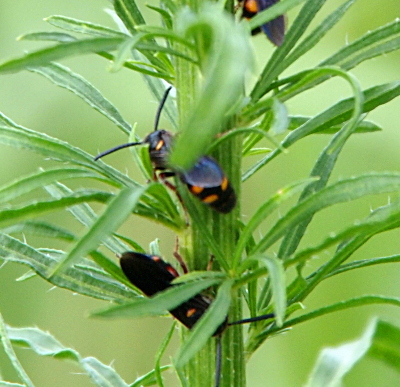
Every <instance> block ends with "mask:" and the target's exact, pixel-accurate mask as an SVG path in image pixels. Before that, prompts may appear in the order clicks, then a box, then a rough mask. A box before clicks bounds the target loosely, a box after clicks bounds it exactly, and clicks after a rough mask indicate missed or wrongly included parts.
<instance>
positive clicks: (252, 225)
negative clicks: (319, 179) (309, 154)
mask: <svg viewBox="0 0 400 387" xmlns="http://www.w3.org/2000/svg"><path fill="white" fill-rule="evenodd" d="M314 180H315V179H314V178H312V179H307V180H304V181H301V182H296V183H293V184H290V185H288V186H286V187H284V188H281V189H280V190H279V191H278V192H277V193H276V194H275V195H274V196H272V197H271V198H269V199H268V200H267V201H266V202H265V203H264V204H262V205H261V206H260V207H259V208H258V209H257V211H256V212H255V213H254V215H253V216H252V217H251V218H250V220H249V221H248V223H247V224H246V225H245V227H244V228H243V230H242V231H241V233H240V237H239V240H238V242H237V244H236V249H235V254H234V258H233V263H232V267H233V268H235V267H237V265H238V264H239V261H240V258H241V256H242V253H243V251H244V249H245V247H246V245H247V243H248V240H249V238H251V237H252V234H253V232H254V231H255V230H256V228H257V227H258V226H259V225H260V224H261V222H263V221H264V220H265V219H266V218H267V217H268V215H269V214H271V213H272V211H273V210H274V209H276V208H278V206H279V205H280V204H281V203H282V202H284V201H285V200H287V199H289V198H291V197H292V196H293V195H295V194H296V193H298V192H299V191H300V190H301V189H303V188H304V186H305V185H308V184H309V183H310V182H311V181H314Z"/></svg>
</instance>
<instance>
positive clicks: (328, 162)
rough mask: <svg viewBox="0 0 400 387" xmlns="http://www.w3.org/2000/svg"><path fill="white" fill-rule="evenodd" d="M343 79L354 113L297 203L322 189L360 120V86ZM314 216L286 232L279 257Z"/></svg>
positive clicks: (294, 246)
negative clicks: (351, 99) (315, 178)
mask: <svg viewBox="0 0 400 387" xmlns="http://www.w3.org/2000/svg"><path fill="white" fill-rule="evenodd" d="M342 76H343V77H344V78H345V79H347V80H348V81H349V83H350V84H351V86H352V88H353V92H354V113H353V116H352V118H351V120H350V121H349V122H348V123H347V124H346V125H344V126H343V128H342V129H341V130H340V131H339V132H338V133H337V134H336V135H335V136H334V137H333V138H332V140H331V141H330V143H329V144H328V146H327V147H326V148H325V149H324V150H323V152H322V153H321V154H320V156H319V157H318V160H317V162H316V163H315V166H314V168H313V169H312V171H311V174H310V175H311V176H312V177H313V176H316V177H318V178H319V180H318V181H316V182H313V183H311V184H310V185H309V186H307V187H306V188H304V190H303V192H302V194H301V196H300V198H299V202H301V201H303V200H305V199H306V198H307V197H309V196H310V195H312V194H314V193H315V192H318V191H320V190H321V189H322V188H324V187H325V186H326V184H327V182H328V180H329V177H330V176H331V173H332V171H333V168H334V166H335V165H336V161H337V158H338V156H339V154H340V152H341V150H342V149H343V147H344V145H345V143H346V141H347V140H348V139H349V137H350V136H351V134H352V133H353V132H354V130H355V129H356V127H357V124H358V122H359V120H360V116H361V112H362V108H363V103H364V100H363V94H362V93H361V90H360V86H359V84H358V82H357V81H356V80H355V79H354V78H353V77H352V76H350V78H347V77H346V76H345V75H342ZM313 216H314V214H309V216H308V217H307V218H305V219H303V220H302V222H300V223H298V224H297V225H296V226H294V227H293V228H292V229H291V230H288V232H287V233H286V236H285V238H284V239H283V241H282V244H281V247H280V250H279V256H280V257H281V258H283V259H285V258H286V257H287V256H289V255H290V254H292V253H293V252H294V251H295V250H296V249H297V247H298V245H299V243H300V241H301V239H302V238H303V236H304V234H305V232H306V230H307V227H308V225H309V223H310V222H311V220H312V218H313Z"/></svg>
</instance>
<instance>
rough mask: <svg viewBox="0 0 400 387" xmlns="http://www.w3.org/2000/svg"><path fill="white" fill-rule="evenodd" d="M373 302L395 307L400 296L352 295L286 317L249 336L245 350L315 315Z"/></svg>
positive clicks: (398, 302) (318, 315)
mask: <svg viewBox="0 0 400 387" xmlns="http://www.w3.org/2000/svg"><path fill="white" fill-rule="evenodd" d="M374 304H382V305H393V306H396V307H400V298H396V297H385V296H380V295H364V296H359V297H354V298H351V299H349V300H345V301H340V302H337V303H335V304H332V305H327V306H324V307H322V308H319V309H316V310H314V311H312V312H309V313H305V314H303V315H301V316H299V317H295V318H292V319H287V320H286V321H285V322H284V323H283V325H282V327H280V328H278V327H277V326H275V325H272V326H269V327H268V328H267V329H265V330H264V331H263V332H261V333H259V332H257V336H256V337H251V338H250V339H249V341H248V345H247V347H246V350H247V351H249V352H250V353H253V352H254V351H255V349H257V348H258V347H259V346H260V343H262V342H263V341H264V340H265V339H266V338H267V337H269V336H271V335H274V334H275V333H276V332H280V331H282V330H285V329H287V328H292V327H293V326H295V325H297V324H300V323H304V322H307V321H311V320H314V319H315V318H317V317H321V316H326V315H328V314H330V313H335V312H339V311H342V310H346V309H350V308H355V307H360V306H365V305H374ZM289 309H290V307H289V308H288V310H289ZM297 309H298V307H297V306H296V308H295V310H297Z"/></svg>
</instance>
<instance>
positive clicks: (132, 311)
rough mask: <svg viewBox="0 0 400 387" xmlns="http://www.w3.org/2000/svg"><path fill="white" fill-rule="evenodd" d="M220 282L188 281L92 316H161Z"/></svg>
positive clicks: (209, 280)
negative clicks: (152, 295) (150, 296)
mask: <svg viewBox="0 0 400 387" xmlns="http://www.w3.org/2000/svg"><path fill="white" fill-rule="evenodd" d="M219 282H221V279H220V278H211V279H204V280H202V281H196V282H188V283H185V284H182V285H179V286H178V285H177V286H171V287H170V288H168V289H167V290H165V291H162V292H159V293H157V294H156V295H155V296H154V297H152V298H141V299H139V300H137V301H135V302H131V303H129V304H124V305H117V306H113V307H110V308H107V309H105V310H101V311H98V312H94V313H92V314H91V316H93V317H106V318H115V317H130V318H138V317H146V316H159V315H162V314H164V313H165V312H167V311H169V310H172V309H174V308H176V307H177V306H179V305H181V304H182V303H183V302H185V301H187V300H188V299H189V298H191V297H193V296H195V295H196V294H199V293H200V292H201V291H202V290H204V289H207V288H209V287H210V286H213V285H215V284H217V283H219Z"/></svg>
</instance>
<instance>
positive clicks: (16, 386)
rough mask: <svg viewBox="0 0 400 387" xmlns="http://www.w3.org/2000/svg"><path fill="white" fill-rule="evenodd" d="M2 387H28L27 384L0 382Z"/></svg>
mask: <svg viewBox="0 0 400 387" xmlns="http://www.w3.org/2000/svg"><path fill="white" fill-rule="evenodd" d="M0 387H27V386H26V384H19V383H11V382H3V381H0Z"/></svg>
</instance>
